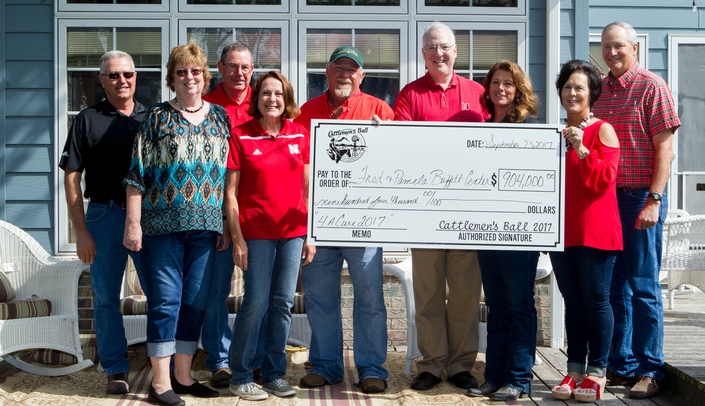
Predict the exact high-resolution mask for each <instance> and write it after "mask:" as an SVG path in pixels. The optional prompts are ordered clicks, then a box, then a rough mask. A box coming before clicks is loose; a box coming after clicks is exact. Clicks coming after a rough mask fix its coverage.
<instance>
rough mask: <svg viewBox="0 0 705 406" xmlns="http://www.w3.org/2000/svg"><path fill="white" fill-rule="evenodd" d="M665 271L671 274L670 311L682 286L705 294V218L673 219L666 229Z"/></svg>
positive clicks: (663, 266) (662, 263) (662, 262)
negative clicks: (697, 289) (689, 286)
mask: <svg viewBox="0 0 705 406" xmlns="http://www.w3.org/2000/svg"><path fill="white" fill-rule="evenodd" d="M662 253H663V256H662V260H661V270H662V271H664V272H667V273H668V276H667V278H666V280H667V282H668V308H669V309H673V306H674V296H675V294H676V291H677V290H678V289H679V288H680V287H681V286H682V285H686V284H688V285H693V286H696V287H697V288H699V289H700V290H705V215H697V216H688V215H682V216H680V217H676V216H669V217H668V218H667V219H666V222H665V223H664V225H663V248H662Z"/></svg>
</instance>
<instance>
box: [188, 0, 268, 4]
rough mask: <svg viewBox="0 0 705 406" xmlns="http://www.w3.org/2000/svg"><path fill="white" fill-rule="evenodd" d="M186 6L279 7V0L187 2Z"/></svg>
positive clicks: (195, 0) (192, 0) (194, 0)
mask: <svg viewBox="0 0 705 406" xmlns="http://www.w3.org/2000/svg"><path fill="white" fill-rule="evenodd" d="M186 4H218V5H233V4H245V5H262V4H264V5H272V4H274V5H279V4H282V2H281V0H188V1H187V2H186Z"/></svg>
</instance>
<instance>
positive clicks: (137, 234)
mask: <svg viewBox="0 0 705 406" xmlns="http://www.w3.org/2000/svg"><path fill="white" fill-rule="evenodd" d="M167 71H168V73H167V76H166V81H167V85H168V86H169V87H170V88H171V89H172V90H173V91H174V92H175V93H176V97H175V98H174V99H172V100H169V101H166V102H163V103H159V104H156V105H154V106H152V107H151V108H150V110H149V114H148V116H147V118H146V119H145V121H144V123H143V124H142V127H141V129H140V132H139V134H138V135H137V137H136V138H135V144H134V148H133V152H132V164H131V166H130V171H129V173H128V175H127V177H126V178H125V181H124V183H125V185H126V187H127V220H126V224H125V236H124V241H123V242H124V244H125V246H126V247H127V248H128V249H130V250H133V251H141V252H142V254H141V257H142V261H143V263H144V266H143V268H142V269H143V272H142V273H141V274H140V275H139V277H140V282H141V283H142V286H143V287H144V290H145V293H146V295H147V305H148V312H147V355H148V356H149V357H150V361H151V363H152V368H153V370H154V378H153V379H152V384H151V386H150V388H149V400H150V401H151V402H153V403H157V404H161V405H183V404H184V401H183V400H182V399H181V398H180V397H179V396H178V394H190V395H193V396H197V397H215V396H218V392H216V391H214V390H212V389H210V388H208V387H206V386H204V385H201V384H200V383H198V382H197V381H195V380H194V379H193V378H192V377H191V360H192V359H193V354H194V353H195V352H196V348H197V345H198V338H199V334H200V331H201V325H202V323H203V318H204V315H205V308H206V302H207V300H208V287H209V285H210V280H211V274H212V270H213V263H214V255H215V250H216V245H220V244H221V243H223V244H225V246H227V245H228V244H229V236H227V235H226V236H222V235H221V234H222V232H223V213H222V204H223V193H224V187H225V165H226V160H227V156H228V138H229V136H230V121H229V120H228V116H227V113H226V112H225V110H224V109H223V108H222V107H220V106H217V105H215V104H210V103H207V102H204V101H203V100H202V99H201V95H202V94H203V93H204V87H205V84H206V83H208V82H209V80H210V76H211V75H210V73H209V72H208V65H207V63H206V56H205V54H204V52H203V50H202V49H201V48H200V47H198V46H197V45H196V44H194V43H192V42H190V43H189V44H187V45H183V46H177V47H175V48H173V49H172V50H171V54H170V55H169V61H168V63H167ZM223 240H226V241H223ZM172 355H174V373H173V375H170V373H169V369H170V361H171V356H172Z"/></svg>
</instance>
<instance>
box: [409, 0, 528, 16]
mask: <svg viewBox="0 0 705 406" xmlns="http://www.w3.org/2000/svg"><path fill="white" fill-rule="evenodd" d="M416 7H417V10H418V13H419V14H447V15H458V14H463V15H501V16H508V15H516V16H527V15H528V8H527V0H517V6H516V7H472V6H468V7H435V6H427V5H426V1H425V0H416Z"/></svg>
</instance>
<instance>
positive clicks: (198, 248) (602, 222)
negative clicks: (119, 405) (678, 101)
mask: <svg viewBox="0 0 705 406" xmlns="http://www.w3.org/2000/svg"><path fill="white" fill-rule="evenodd" d="M422 41H423V46H422V49H421V53H422V55H423V57H424V61H425V65H426V69H427V72H426V74H425V75H424V76H423V77H421V78H419V79H417V80H415V81H413V82H411V83H409V84H408V85H406V86H405V87H404V88H403V89H402V90H401V92H400V93H399V95H398V98H397V101H396V104H395V106H394V108H393V109H392V108H391V107H390V106H389V105H388V104H387V103H386V102H384V101H382V100H380V99H378V98H375V97H373V96H371V95H367V94H365V93H363V92H361V90H360V84H361V83H362V80H363V79H364V76H365V72H364V69H363V66H364V61H363V58H362V55H361V53H360V52H359V51H358V50H357V49H356V48H355V47H352V46H341V47H338V48H337V49H336V50H335V51H334V52H333V53H332V54H331V55H330V59H329V62H328V64H327V65H326V78H327V81H328V89H327V90H326V91H325V93H324V94H323V95H321V96H319V97H317V98H314V99H312V100H309V101H308V102H306V103H304V104H303V105H302V106H301V107H300V108H299V107H298V105H297V103H296V101H295V97H294V91H293V89H292V86H291V84H290V83H289V81H288V80H287V78H286V77H285V76H284V75H282V74H281V73H279V72H277V71H269V72H265V73H262V74H261V75H260V76H259V77H258V78H257V80H256V81H255V82H254V84H253V85H252V86H250V83H251V80H252V74H253V71H254V64H253V60H252V54H251V52H250V50H249V48H248V47H247V46H246V45H244V44H242V43H239V42H236V43H233V44H229V45H227V46H226V47H225V48H224V49H223V51H222V54H221V57H220V60H219V61H218V72H219V73H220V74H221V75H222V79H223V80H222V82H221V83H220V84H219V85H218V87H217V89H215V90H214V91H212V92H210V93H208V94H205V95H204V91H205V88H206V86H207V84H208V83H209V81H210V78H211V74H210V73H209V70H208V64H207V61H206V57H205V54H204V52H203V50H202V49H201V48H200V47H198V46H197V45H196V44H194V43H192V42H190V43H188V44H187V45H183V46H177V47H175V48H173V49H172V50H171V53H170V55H169V60H168V63H167V75H166V83H167V85H168V86H169V87H170V88H171V90H172V91H173V92H174V93H175V95H176V97H174V98H173V99H172V100H169V101H165V102H162V103H158V104H156V105H154V106H152V107H150V108H145V107H144V106H142V105H141V104H139V103H138V102H137V101H136V100H135V99H134V91H135V83H136V78H137V72H136V71H135V66H134V62H133V61H132V58H131V57H130V55H128V54H126V53H124V52H121V51H111V52H108V53H106V54H105V55H103V57H102V58H101V60H100V83H101V85H102V86H103V89H104V90H105V97H106V98H105V100H104V101H102V102H100V103H98V104H96V105H94V106H91V107H89V108H87V109H84V110H83V111H81V113H79V115H78V116H77V117H76V119H75V120H74V122H73V124H72V126H71V130H70V134H69V137H68V139H67V142H66V146H65V147H64V151H63V154H62V157H61V160H60V164H59V166H60V167H61V168H62V169H64V171H65V186H66V198H67V202H68V207H69V214H70V217H71V220H72V222H73V226H74V230H75V232H76V248H77V254H78V256H79V258H80V259H81V260H82V261H84V262H86V263H90V264H91V278H90V279H91V286H92V288H93V291H94V295H95V319H96V336H97V340H98V354H99V357H100V362H101V366H102V367H103V369H104V370H105V372H106V374H107V376H108V384H107V392H108V393H110V394H122V393H127V392H129V390H130V388H129V379H128V375H127V373H128V371H129V367H130V366H129V362H128V361H127V359H126V348H127V343H126V340H125V337H124V334H123V333H122V332H121V329H122V319H121V315H120V312H119V300H120V289H119V286H120V284H121V280H122V275H123V270H124V264H125V261H126V260H127V257H128V256H131V257H132V259H133V262H134V263H135V267H136V269H137V273H138V276H139V279H140V282H141V284H142V286H143V289H144V291H145V294H146V295H147V303H148V313H147V355H148V357H149V358H150V362H151V364H152V367H153V370H154V378H153V380H152V382H151V385H150V388H149V394H148V396H149V400H150V401H151V402H153V403H157V404H161V405H183V404H185V403H184V401H183V399H182V398H181V397H180V396H179V395H181V394H190V395H192V396H196V397H214V396H218V394H219V392H217V391H216V390H213V389H211V388H209V387H207V386H206V385H203V384H201V383H199V382H198V381H196V380H194V379H193V378H192V376H191V361H192V359H193V355H194V353H195V352H196V349H197V344H198V340H199V337H200V338H201V340H202V343H203V348H204V349H205V350H206V351H207V352H208V358H207V360H206V365H207V366H208V368H209V369H210V370H211V372H212V377H211V380H210V384H211V386H213V387H216V388H218V387H229V390H230V392H231V393H232V394H234V395H236V396H239V397H241V398H243V399H246V400H264V399H267V398H268V396H269V395H270V394H273V395H275V396H281V397H286V396H293V395H295V394H296V389H295V388H293V387H292V386H291V385H290V384H289V382H288V381H287V380H285V379H284V376H285V374H286V354H285V352H284V348H285V345H286V339H287V337H288V333H289V328H290V324H291V312H290V309H291V308H292V307H293V305H294V293H295V289H296V285H297V280H298V277H299V274H300V275H301V280H302V282H303V289H304V292H305V295H304V300H305V307H306V312H307V315H308V320H309V323H310V325H311V330H312V337H311V344H310V353H309V361H310V363H311V364H312V368H311V369H310V370H309V372H308V374H307V375H305V376H304V377H303V378H301V380H300V382H299V384H300V386H301V387H306V388H315V387H321V386H324V385H330V384H335V383H339V382H341V381H342V380H343V374H344V366H343V330H342V320H341V312H340V308H341V298H340V296H341V288H340V279H341V271H342V267H343V261H345V262H346V263H347V266H348V271H349V273H350V277H351V280H352V284H353V290H354V304H353V331H354V342H353V347H354V357H355V365H356V367H357V372H358V379H359V380H358V387H359V388H360V390H361V391H363V392H365V393H379V392H383V391H384V390H385V389H386V387H387V382H386V379H387V377H388V371H387V370H386V369H385V368H384V366H383V364H384V362H385V360H386V351H387V324H386V320H387V314H386V308H385V305H384V296H383V289H382V281H383V273H382V248H381V247H342V246H341V247H317V248H316V247H314V246H311V245H308V244H307V242H306V232H307V229H306V227H307V226H306V223H307V210H308V182H309V179H308V176H309V169H308V167H309V163H310V152H309V150H310V137H309V129H310V123H311V120H313V119H338V120H375V121H376V122H377V123H382V122H383V121H387V120H403V121H461V122H483V121H489V122H496V123H536V122H537V120H536V116H537V115H538V105H539V102H538V98H537V97H536V95H534V93H533V89H532V85H531V81H530V79H529V77H528V76H527V75H526V74H525V73H524V72H523V71H522V70H521V68H520V67H519V66H518V65H517V64H516V63H513V62H509V61H500V62H498V63H497V64H495V65H494V66H493V67H492V68H491V69H490V71H489V72H488V74H487V76H486V78H485V80H484V83H483V85H480V84H479V83H476V82H474V81H471V80H469V79H466V78H464V77H462V76H459V75H457V74H456V73H455V71H454V69H453V66H454V62H455V59H456V56H457V45H456V42H455V36H454V34H453V31H452V30H451V29H450V28H449V27H448V26H447V25H445V24H442V23H439V22H435V23H433V24H431V25H430V26H429V27H428V28H427V30H426V31H425V33H424V35H423V38H422ZM602 47H603V48H602V49H603V57H604V59H605V63H606V64H607V65H608V66H609V68H610V72H609V74H608V75H607V76H606V77H604V78H601V76H600V73H599V71H598V70H597V69H596V68H594V67H593V66H592V65H590V64H588V63H587V62H584V61H578V60H574V61H570V62H568V63H566V64H565V65H564V66H563V68H562V69H561V72H560V75H559V77H558V80H557V81H556V88H557V90H558V93H559V95H560V100H561V103H562V105H563V107H564V108H565V111H566V116H567V118H566V122H565V126H566V128H565V130H564V133H563V134H564V137H565V141H566V148H567V149H566V190H565V196H566V205H565V207H566V212H565V216H566V218H565V223H566V235H565V251H564V252H562V253H551V258H552V260H553V266H554V270H555V274H556V278H557V281H558V285H559V288H560V290H561V293H562V294H563V296H564V298H565V303H566V331H567V338H568V365H567V371H568V375H567V376H566V377H565V379H564V380H563V381H562V382H561V383H560V384H559V385H557V386H556V387H554V388H553V390H552V393H553V395H554V396H555V397H557V398H560V399H567V398H570V397H571V396H574V397H575V398H576V399H578V400H582V401H594V400H596V399H599V398H600V396H601V394H602V391H603V389H604V386H605V384H606V383H607V382H608V381H609V382H611V383H613V384H622V385H634V386H633V388H632V389H631V392H630V394H631V396H632V397H635V398H640V397H650V396H653V395H654V394H656V393H657V392H658V380H660V379H661V378H662V377H663V370H662V364H663V352H662V342H663V339H662V336H663V334H662V333H663V332H662V329H663V318H662V308H661V294H660V286H659V282H658V271H659V268H660V255H659V253H660V251H661V249H660V244H661V226H662V224H663V220H664V218H665V211H666V201H665V196H664V195H663V190H664V188H665V184H666V181H667V178H668V164H669V162H670V158H671V154H672V150H671V139H672V135H673V132H674V131H675V130H676V129H677V128H678V126H679V125H680V122H679V121H678V117H677V115H676V113H675V111H674V110H673V103H672V100H671V96H670V93H669V91H668V89H667V87H666V85H665V83H664V82H663V80H661V79H660V78H658V77H657V76H655V75H653V74H651V73H650V72H648V71H646V70H643V69H642V68H641V67H640V66H639V64H638V62H637V60H636V49H637V48H636V47H637V43H636V33H635V31H634V29H633V28H632V27H631V26H629V25H628V24H626V23H621V22H617V23H613V24H610V25H609V26H607V27H606V28H605V30H604V31H603V34H602ZM599 117H608V118H609V121H610V123H609V124H608V123H607V122H605V121H603V120H601V119H600V118H599ZM84 171H85V185H86V187H85V191H84V192H82V190H81V181H82V177H83V172H84ZM82 195H83V196H85V197H86V198H88V199H89V203H88V208H87V210H86V211H85V214H84V207H83V197H82ZM411 255H412V267H413V285H414V297H415V305H416V311H417V312H416V325H417V329H418V347H419V350H420V352H421V354H422V356H423V359H421V360H420V361H418V363H417V370H418V374H417V375H416V376H415V377H414V379H413V380H412V382H411V388H412V389H415V390H428V389H431V388H433V387H434V386H435V385H436V384H437V383H439V382H441V380H442V376H443V374H444V372H445V373H447V377H448V378H447V379H448V381H449V382H450V383H452V384H454V385H455V386H457V387H459V388H463V389H467V390H468V391H467V395H469V396H489V397H491V398H493V399H496V400H514V399H517V398H519V397H521V396H522V395H523V394H528V393H530V392H531V379H532V373H531V368H532V366H533V364H534V357H535V350H536V326H537V314H536V309H535V306H534V279H535V276H536V263H537V259H538V256H539V253H538V252H528V251H479V252H478V251H473V250H447V249H413V250H412V252H411ZM235 266H237V267H239V268H240V269H242V271H243V279H244V291H245V294H244V296H243V301H242V304H241V306H240V309H239V311H238V316H237V318H236V319H235V324H234V326H233V328H232V330H230V328H229V327H228V324H227V313H228V309H227V306H226V298H227V296H228V293H229V291H230V286H231V284H230V281H231V278H232V274H233V269H234V267H235ZM483 287H484V292H485V295H486V302H487V305H488V306H489V308H490V312H489V320H488V340H487V341H488V346H487V358H486V362H487V364H486V373H485V380H484V383H483V384H482V385H478V381H477V379H476V378H475V377H474V376H473V375H472V374H471V371H472V368H473V366H474V364H475V359H476V356H477V352H478V346H479V313H478V307H479V302H480V295H481V290H482V288H483ZM633 314H638V315H640V317H642V319H641V321H640V323H638V324H635V323H633V322H632V316H633Z"/></svg>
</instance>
